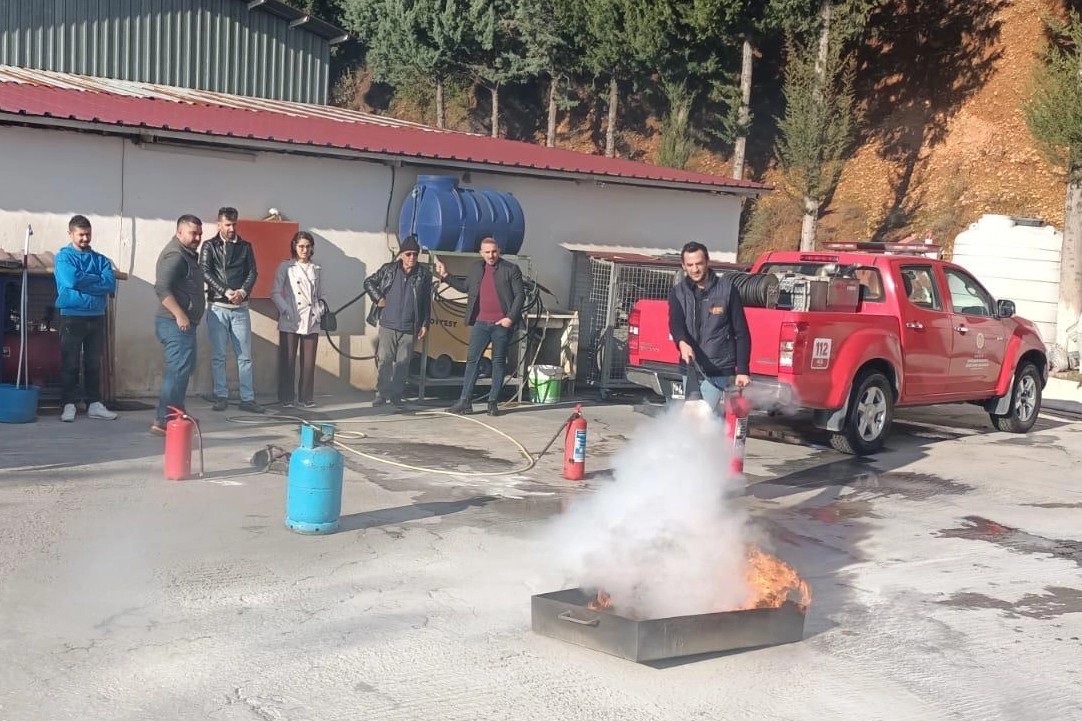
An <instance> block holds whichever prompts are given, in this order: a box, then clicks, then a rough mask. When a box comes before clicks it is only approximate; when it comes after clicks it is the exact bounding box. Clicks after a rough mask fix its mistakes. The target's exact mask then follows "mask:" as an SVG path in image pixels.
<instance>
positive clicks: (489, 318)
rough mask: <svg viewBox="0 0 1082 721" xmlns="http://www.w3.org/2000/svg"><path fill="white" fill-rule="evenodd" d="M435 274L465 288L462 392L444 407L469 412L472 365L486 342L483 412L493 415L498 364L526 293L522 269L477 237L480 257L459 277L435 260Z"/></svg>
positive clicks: (488, 240)
mask: <svg viewBox="0 0 1082 721" xmlns="http://www.w3.org/2000/svg"><path fill="white" fill-rule="evenodd" d="M436 277H437V278H439V279H440V280H441V281H443V282H445V283H447V284H448V285H450V286H451V287H452V288H454V289H455V290H457V291H459V292H462V293H466V325H468V326H470V343H469V349H468V351H467V353H466V376H465V378H464V379H463V382H462V394H461V395H460V396H459V398H458V401H457V402H456V403H455V404H454V405H453V406H451V407H450V408H448V409H447V410H449V411H450V412H451V413H458V414H460V415H466V414H469V413H472V412H473V401H472V399H471V396H472V395H473V386H474V384H476V383H477V375H478V369H477V365H478V363H480V361H481V356H482V355H483V354H484V352H485V348H487V347H488V344H489V343H491V344H492V387H491V388H490V389H489V391H488V414H489V415H490V416H496V415H499V413H500V411H499V405H498V403H499V400H500V391H501V390H502V389H503V380H504V377H503V373H504V365H505V364H506V363H507V350H508V348H509V347H510V345H511V336H512V335H513V334H514V332H515V326H517V325H518V322H519V320H520V316H521V315H522V305H523V302H524V300H525V298H526V295H525V291H524V290H523V286H522V271H521V270H520V269H519V267H518V266H517V265H515V264H514V263H511V262H510V261H506V260H503V259H502V258H500V246H499V244H498V243H497V242H496V240H495V239H494V238H485V239H484V240H482V241H481V261H480V262H478V263H477V264H476V265H474V266H473V267H472V268H470V272H469V275H467V276H466V277H465V278H461V277H452V276H449V275H447V268H445V267H444V265H443V263H442V262H440V261H436Z"/></svg>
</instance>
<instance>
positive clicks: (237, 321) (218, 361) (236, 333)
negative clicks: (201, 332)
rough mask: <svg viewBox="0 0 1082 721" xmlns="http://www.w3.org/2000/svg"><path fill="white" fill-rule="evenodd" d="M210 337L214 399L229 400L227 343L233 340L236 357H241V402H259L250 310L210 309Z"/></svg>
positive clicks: (239, 372) (238, 371) (208, 312)
mask: <svg viewBox="0 0 1082 721" xmlns="http://www.w3.org/2000/svg"><path fill="white" fill-rule="evenodd" d="M207 335H208V336H209V337H210V349H211V357H210V370H211V373H212V374H213V376H214V396H215V397H216V398H228V397H229V386H228V385H227V384H226V376H225V357H226V347H225V346H226V343H228V342H229V341H233V354H234V355H236V356H237V379H238V382H239V383H240V399H241V400H242V401H254V400H255V388H254V386H253V384H252V317H251V315H250V314H249V313H248V309H247V308H222V307H221V306H217V305H211V306H210V307H208V308H207Z"/></svg>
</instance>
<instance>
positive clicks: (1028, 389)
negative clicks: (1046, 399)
mask: <svg viewBox="0 0 1082 721" xmlns="http://www.w3.org/2000/svg"><path fill="white" fill-rule="evenodd" d="M1040 412H1041V374H1040V372H1039V371H1038V370H1037V366H1035V365H1033V364H1032V363H1024V364H1022V367H1021V368H1019V369H1018V375H1017V376H1015V378H1014V388H1013V389H1012V390H1011V408H1010V410H1009V411H1007V414H1006V415H1002V416H997V415H992V424H993V425H994V426H995V427H996V428H998V429H999V430H1001V431H1006V432H1007V433H1029V429H1031V428H1033V424H1034V423H1036V422H1037V414H1038V413H1040Z"/></svg>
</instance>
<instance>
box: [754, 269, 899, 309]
mask: <svg viewBox="0 0 1082 721" xmlns="http://www.w3.org/2000/svg"><path fill="white" fill-rule="evenodd" d="M825 265H827V264H826V263H806V262H805V263H767V264H765V265H764V266H763V267H762V268H761V269H760V270H759V272H760V273H774V274H775V275H779V276H781V275H789V274H790V273H793V274H796V275H813V276H814V275H817V274H818V273H819V270H820V269H821V268H822V267H823V266H825ZM853 276H854V277H855V278H856V279H857V280H859V281H860V285H861V289H860V298H861V300H863V301H865V302H868V303H882V302H883V281H882V280H881V278H880V276H879V271H878V270H877V269H875V268H868V267H859V268H855V269H854V270H853Z"/></svg>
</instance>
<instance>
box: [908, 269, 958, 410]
mask: <svg viewBox="0 0 1082 721" xmlns="http://www.w3.org/2000/svg"><path fill="white" fill-rule="evenodd" d="M898 272H899V275H900V278H898V279H896V283H895V285H896V286H897V295H898V309H899V321H900V323H901V326H902V353H903V357H904V358H905V370H904V374H905V375H904V382H903V385H902V399H903V401H905V400H915V399H921V400H925V401H926V400H928V399H934V398H941V399H943V400H946V399H947V397H949V396H950V395H952V393H953V391H955V389H953V388H952V387H951V384H950V383H949V382H948V373H949V368H950V363H951V358H952V344H953V341H954V331H953V328H952V325H951V314H950V312H949V309H948V308H947V304H946V301H945V299H944V298H943V294H942V293H941V292H940V290H939V284H938V283H937V282H936V276H935V269H934V268H933V267H932V265H931V264H930V263H929V264H923V263H907V264H905V265H901V266H900V267H899V268H898ZM899 280H900V282H898V281H899Z"/></svg>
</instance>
